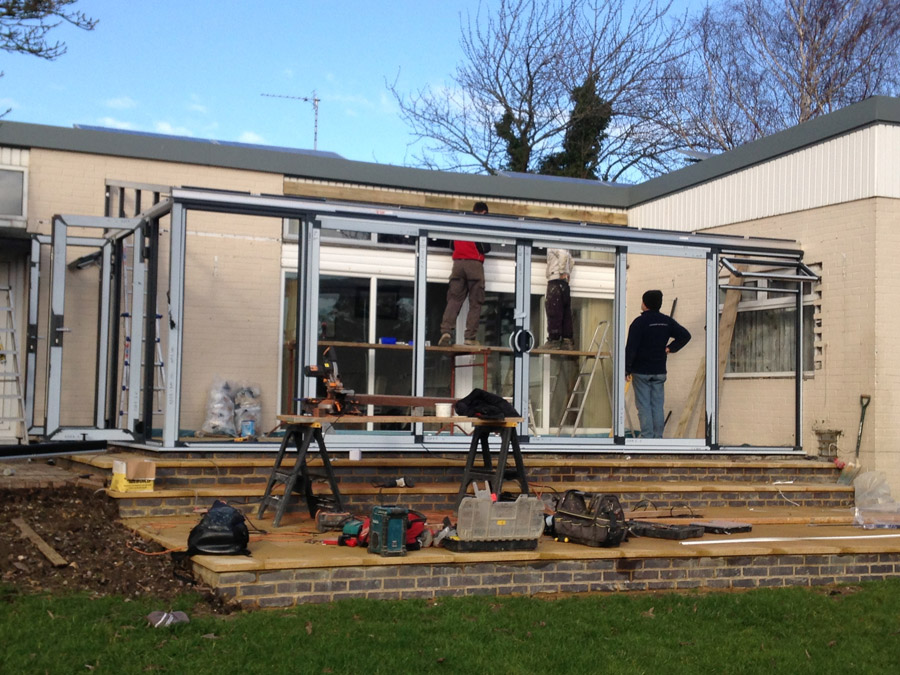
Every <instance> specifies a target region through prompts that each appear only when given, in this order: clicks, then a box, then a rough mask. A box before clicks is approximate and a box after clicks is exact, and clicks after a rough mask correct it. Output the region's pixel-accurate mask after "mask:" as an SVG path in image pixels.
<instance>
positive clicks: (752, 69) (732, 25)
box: [666, 0, 900, 150]
mask: <svg viewBox="0 0 900 675" xmlns="http://www.w3.org/2000/svg"><path fill="white" fill-rule="evenodd" d="M689 35H690V36H691V43H692V51H691V52H690V53H689V55H688V56H686V57H685V59H684V61H683V62H682V63H681V64H680V67H679V72H680V76H681V77H673V78H671V79H670V80H669V82H670V83H674V82H680V84H679V85H678V86H673V87H670V88H669V89H667V91H666V98H667V100H668V101H669V105H670V106H671V109H672V112H673V117H674V119H676V120H677V122H676V123H675V125H674V126H673V127H672V129H673V132H674V133H675V134H676V135H677V136H679V137H680V138H682V139H683V141H684V142H685V145H687V146H689V147H693V148H696V149H704V150H727V149H730V148H734V147H736V146H738V145H741V144H743V143H746V142H748V141H751V140H754V139H757V138H760V137H763V136H767V135H770V134H773V133H775V132H777V131H780V130H782V129H786V128H788V127H790V126H793V125H795V124H799V123H801V122H805V121H807V120H810V119H812V118H814V117H817V116H819V115H823V114H825V113H828V112H831V111H833V110H836V109H839V108H842V107H845V106H847V105H849V104H851V103H855V102H857V101H861V100H863V99H865V98H868V97H870V96H873V95H876V94H887V95H893V94H896V93H897V92H898V85H900V70H898V68H900V3H898V2H896V0H731V1H730V2H727V3H720V4H716V5H715V6H714V7H710V6H707V8H706V9H705V10H704V11H703V12H702V13H701V14H700V15H699V16H697V17H696V18H695V19H694V21H693V22H692V26H691V30H690V31H689ZM670 119H671V118H670Z"/></svg>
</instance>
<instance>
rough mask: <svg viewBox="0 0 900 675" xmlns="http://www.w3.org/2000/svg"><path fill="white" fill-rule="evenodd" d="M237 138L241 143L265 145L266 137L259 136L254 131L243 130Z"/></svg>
mask: <svg viewBox="0 0 900 675" xmlns="http://www.w3.org/2000/svg"><path fill="white" fill-rule="evenodd" d="M238 140H239V141H240V142H241V143H253V144H255V145H265V142H266V139H265V138H263V137H262V136H260V135H259V134H258V133H256V132H255V131H245V132H244V133H242V134H241V135H240V136H238Z"/></svg>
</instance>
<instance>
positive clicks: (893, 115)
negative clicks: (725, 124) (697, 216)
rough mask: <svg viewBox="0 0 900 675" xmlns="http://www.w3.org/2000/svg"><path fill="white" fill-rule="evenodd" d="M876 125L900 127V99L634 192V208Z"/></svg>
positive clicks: (866, 105) (864, 105) (810, 125)
mask: <svg viewBox="0 0 900 675" xmlns="http://www.w3.org/2000/svg"><path fill="white" fill-rule="evenodd" d="M876 124H891V125H900V98H893V97H889V96H873V97H871V98H868V99H866V100H864V101H860V102H859V103H854V104H853V105H850V106H847V107H846V108H841V109H840V110H836V111H834V112H831V113H828V114H826V115H822V116H820V117H816V118H814V119H812V120H809V121H808V122H804V123H803V124H798V125H797V126H795V127H791V128H789V129H785V130H784V131H780V132H778V133H775V134H772V135H771V136H766V137H765V138H760V139H759V140H756V141H751V142H750V143H746V144H745V145H742V146H740V147H737V148H735V149H733V150H729V151H727V152H724V153H722V154H721V155H715V156H714V157H710V158H709V159H705V160H703V161H701V162H698V163H697V164H693V165H691V166H687V167H684V168H683V169H678V170H677V171H673V172H671V173H668V174H666V175H664V176H659V177H658V178H653V179H651V180H649V181H646V182H645V183H641V184H639V185H635V186H633V187H632V189H631V194H630V196H631V201H630V203H629V206H630V207H633V206H639V205H640V204H642V203H644V202H648V201H653V200H654V199H659V198H660V197H664V196H666V195H669V194H673V193H675V192H680V191H681V190H686V189H688V188H691V187H694V186H696V185H699V184H701V183H705V182H708V181H710V180H714V179H716V178H721V177H722V176H725V175H728V174H730V173H734V172H736V171H740V170H742V169H746V168H749V167H751V166H754V165H756V164H761V163H763V162H767V161H771V160H773V159H776V158H778V157H781V156H783V155H786V154H790V153H792V152H796V151H798V150H801V149H803V148H806V147H809V146H811V145H815V144H816V143H821V142H823V141H825V140H828V139H831V138H835V137H837V136H843V135H845V134H849V133H852V132H854V131H857V130H859V129H863V128H866V127H870V126H873V125H876Z"/></svg>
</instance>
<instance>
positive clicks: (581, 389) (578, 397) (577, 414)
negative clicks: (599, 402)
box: [556, 321, 612, 436]
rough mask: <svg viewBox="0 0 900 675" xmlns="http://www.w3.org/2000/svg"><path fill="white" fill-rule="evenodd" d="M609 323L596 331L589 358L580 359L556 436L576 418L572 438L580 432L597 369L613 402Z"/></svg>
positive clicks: (589, 350)
mask: <svg viewBox="0 0 900 675" xmlns="http://www.w3.org/2000/svg"><path fill="white" fill-rule="evenodd" d="M608 338H609V321H601V322H600V323H598V324H597V327H596V328H595V329H594V335H593V336H592V337H591V344H590V347H589V348H588V349H586V350H585V351H588V352H591V354H590V355H589V356H582V357H581V358H580V359H579V368H578V375H577V376H576V377H575V382H574V384H573V385H572V391H571V392H570V393H569V399H568V400H567V401H566V407H565V409H564V410H563V413H562V416H561V417H560V420H559V424H558V425H557V429H556V435H557V436H560V435H562V432H563V428H565V427H566V426H567V425H566V422H567V421H568V420H569V419H570V418H571V417H572V416H574V420H573V421H572V424H571V428H572V434H571V435H572V436H574V435H575V432H576V431H577V430H578V426H579V425H580V424H581V419H582V417H583V416H584V406H585V403H586V402H587V397H588V394H589V393H590V391H591V386H592V385H593V383H594V377H595V376H596V374H597V368H599V369H600V374H601V376H602V377H603V383H604V385H605V386H606V394H607V396H608V397H609V400H610V402H612V392H611V391H610V388H609V375H608V374H607V372H606V361H607V360H608V359H609V358H610V357H611V355H610V351H609V341H608Z"/></svg>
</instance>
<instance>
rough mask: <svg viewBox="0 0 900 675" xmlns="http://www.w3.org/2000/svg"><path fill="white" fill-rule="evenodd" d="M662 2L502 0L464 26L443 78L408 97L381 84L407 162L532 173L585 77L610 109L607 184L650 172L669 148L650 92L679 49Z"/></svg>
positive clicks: (567, 121)
mask: <svg viewBox="0 0 900 675" xmlns="http://www.w3.org/2000/svg"><path fill="white" fill-rule="evenodd" d="M670 7H671V0H635V1H634V2H626V0H551V1H549V2H541V1H540V0H501V3H500V6H499V8H498V9H497V10H496V13H494V14H491V15H486V14H483V13H482V8H479V11H478V13H477V14H476V16H475V17H474V18H473V17H471V16H469V17H467V20H466V21H465V22H461V29H462V37H461V41H460V42H461V45H462V48H463V55H464V56H463V61H462V63H460V64H459V65H458V66H457V68H456V72H455V73H454V75H453V76H452V84H451V85H450V86H447V87H445V88H443V89H441V90H435V89H432V88H431V87H425V88H423V89H420V90H418V91H415V92H413V93H411V94H404V93H403V92H400V91H398V89H397V86H396V82H395V83H394V84H393V85H389V89H390V91H391V92H392V93H393V95H394V97H395V98H396V100H397V102H398V104H399V106H400V110H401V116H402V117H403V119H404V120H405V121H406V122H407V124H408V125H409V126H410V128H411V129H412V131H413V134H414V136H415V137H416V139H417V140H416V143H415V145H416V150H417V152H418V154H416V156H415V160H416V161H417V163H419V164H420V165H422V166H425V167H429V168H441V169H447V170H463V171H481V172H487V173H493V172H496V171H499V170H512V171H535V170H537V168H538V167H539V166H540V165H541V163H542V162H543V161H544V159H545V158H546V157H547V156H549V155H550V154H552V153H554V152H556V151H558V150H559V148H560V147H561V146H562V143H563V140H564V138H565V133H566V130H567V129H568V128H569V126H570V125H571V124H572V122H573V120H572V115H571V112H572V111H571V110H569V105H570V103H571V98H572V94H573V92H574V91H575V90H576V89H577V88H578V87H580V86H582V85H583V84H584V82H586V81H588V80H592V81H594V82H595V83H596V87H597V89H596V94H597V96H598V97H599V98H600V99H602V100H603V101H605V102H606V103H607V104H608V105H609V108H610V110H611V113H612V119H611V122H610V124H609V126H608V127H607V129H606V131H605V133H606V134H607V137H606V138H604V142H603V144H602V145H601V146H599V147H598V157H597V161H596V166H597V175H598V176H599V177H600V178H602V179H604V180H616V179H619V178H621V177H623V176H635V177H636V176H638V175H655V174H657V173H660V172H662V171H664V170H665V169H666V167H667V162H668V158H667V154H666V153H668V152H670V151H671V150H672V148H673V147H674V145H673V144H672V142H671V141H670V140H668V139H670V138H671V136H670V135H667V134H664V133H662V129H663V126H664V125H661V124H660V122H661V117H663V116H664V115H665V108H664V106H663V97H661V96H659V95H658V94H659V92H660V90H659V88H660V87H661V86H662V83H663V80H664V79H665V78H666V77H668V76H669V73H673V74H677V72H678V71H677V69H675V68H673V67H670V66H671V64H673V63H674V62H675V61H676V60H677V58H678V57H679V56H680V55H681V54H680V52H679V49H678V47H679V44H680V42H681V40H680V35H681V33H682V30H681V28H682V27H681V25H680V24H679V23H678V22H674V23H669V22H667V20H666V17H667V12H668V11H669V8H670Z"/></svg>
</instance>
